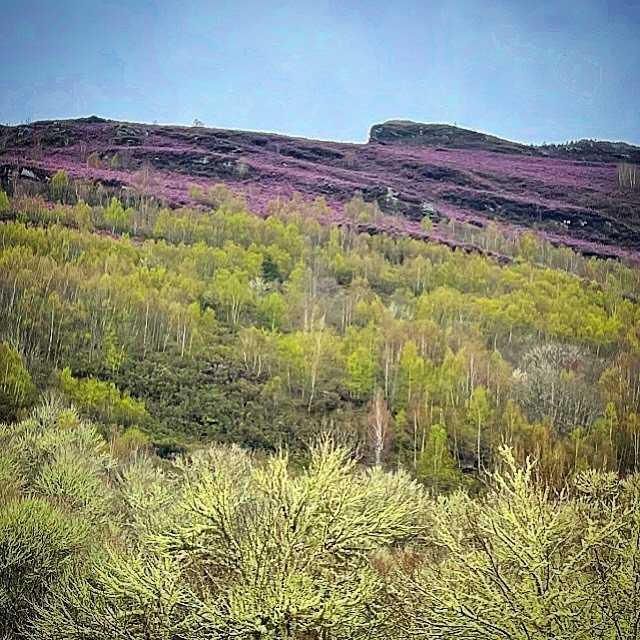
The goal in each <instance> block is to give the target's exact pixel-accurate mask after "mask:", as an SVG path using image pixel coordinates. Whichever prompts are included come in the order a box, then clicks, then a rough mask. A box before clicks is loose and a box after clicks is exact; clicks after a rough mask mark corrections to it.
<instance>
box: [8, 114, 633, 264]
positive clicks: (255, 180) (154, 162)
mask: <svg viewBox="0 0 640 640" xmlns="http://www.w3.org/2000/svg"><path fill="white" fill-rule="evenodd" d="M639 161H640V148H638V147H633V146H631V145H627V144H625V143H615V142H595V141H589V140H582V141H579V142H573V143H567V144H565V145H545V146H538V147H535V146H530V145H523V144H520V143H515V142H510V141H507V140H503V139H501V138H497V137H495V136H491V135H488V134H484V133H478V132H475V131H470V130H467V129H462V128H459V127H454V126H450V125H440V124H420V123H413V122H408V121H389V122H386V123H383V124H376V125H374V126H373V127H372V128H371V132H370V137H369V140H368V142H367V143H365V144H348V143H337V142H326V141H315V140H307V139H302V138H293V137H288V136H284V135H279V134H267V133H255V132H245V131H231V130H223V129H215V128H208V127H179V126H158V125H146V124H137V123H126V122H117V121H111V120H105V119H103V118H98V117H95V116H92V117H89V118H83V119H77V120H60V121H43V122H35V123H31V124H28V125H20V126H14V127H0V182H1V183H2V185H3V186H4V187H5V188H8V187H9V183H10V181H11V180H12V179H14V180H15V179H16V176H20V177H21V178H22V179H31V180H35V181H38V180H46V179H47V178H48V176H50V175H51V174H52V173H53V172H55V171H56V170H58V169H60V168H63V169H66V170H67V172H68V173H69V175H70V176H71V177H74V178H86V179H90V180H93V181H97V182H101V183H103V184H104V185H106V186H107V187H110V188H113V189H122V190H125V191H126V190H127V189H130V188H132V185H133V182H134V176H135V174H136V172H137V171H139V169H140V168H141V167H143V166H149V167H152V168H153V169H154V170H155V171H156V172H157V175H158V176H159V180H158V181H156V183H155V186H154V189H155V191H156V192H155V195H156V196H157V197H158V198H161V199H163V200H165V201H166V202H168V203H169V204H171V205H173V206H184V205H189V204H190V203H191V202H192V200H191V197H190V195H189V187H190V186H191V185H199V186H201V187H207V186H209V185H211V184H212V183H215V182H219V181H224V182H226V183H227V184H228V185H229V186H231V187H232V188H233V189H235V190H238V191H241V192H243V193H245V194H246V195H247V197H248V199H249V202H250V204H251V205H252V208H254V209H255V210H257V211H261V210H264V207H265V206H266V203H267V202H269V201H270V200H272V199H273V198H274V197H278V196H291V195H293V194H294V193H296V192H297V193H300V194H301V195H302V196H303V197H306V198H316V197H318V196H322V197H323V198H325V199H326V201H327V202H328V204H329V205H330V206H331V207H332V208H333V209H334V211H335V212H336V213H337V214H338V215H339V214H340V212H341V211H342V207H343V205H344V203H345V202H347V201H348V200H350V199H351V197H352V196H353V195H354V193H356V192H360V193H361V194H362V196H363V198H364V199H365V200H366V201H376V202H377V203H378V205H379V207H380V208H381V210H382V211H383V212H384V213H386V214H389V215H391V216H395V217H396V218H397V219H398V220H399V221H401V222H405V221H409V222H419V221H420V220H421V219H422V218H423V217H424V216H425V215H428V216H429V217H430V218H431V219H432V220H433V222H434V223H435V224H436V225H437V224H438V223H439V222H446V221H464V222H470V223H472V224H474V225H478V226H483V225H485V224H486V223H487V221H488V220H495V221H497V222H498V223H499V224H500V225H501V226H502V228H503V230H505V231H507V232H509V231H515V232H517V230H518V228H521V227H529V228H533V229H536V230H538V231H539V232H541V233H542V234H544V235H546V237H547V238H549V239H550V240H551V241H552V242H554V243H564V244H567V245H569V246H571V247H573V248H574V249H577V250H579V251H582V252H583V253H585V254H595V255H601V256H630V257H636V256H637V255H638V252H640V233H639V232H640V213H639V212H640V191H638V190H630V189H627V188H624V187H623V186H621V185H620V183H619V176H618V170H619V165H620V164H621V163H624V162H628V163H636V162H639Z"/></svg>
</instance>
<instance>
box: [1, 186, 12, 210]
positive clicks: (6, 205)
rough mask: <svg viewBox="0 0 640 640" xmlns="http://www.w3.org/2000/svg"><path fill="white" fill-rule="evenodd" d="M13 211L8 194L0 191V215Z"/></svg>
mask: <svg viewBox="0 0 640 640" xmlns="http://www.w3.org/2000/svg"><path fill="white" fill-rule="evenodd" d="M10 210H11V204H10V202H9V197H8V196H7V194H6V193H5V192H4V191H3V190H2V189H0V213H9V211H10Z"/></svg>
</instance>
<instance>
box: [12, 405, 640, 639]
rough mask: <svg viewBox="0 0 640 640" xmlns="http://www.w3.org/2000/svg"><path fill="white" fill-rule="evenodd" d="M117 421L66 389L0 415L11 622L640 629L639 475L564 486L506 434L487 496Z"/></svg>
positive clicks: (332, 460)
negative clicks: (70, 400)
mask: <svg viewBox="0 0 640 640" xmlns="http://www.w3.org/2000/svg"><path fill="white" fill-rule="evenodd" d="M121 439H122V437H120V440H121ZM120 440H118V442H117V444H116V441H115V440H114V441H113V442H111V443H107V442H104V441H103V440H102V439H101V438H100V437H99V436H98V431H97V430H96V428H95V427H94V426H93V425H92V424H91V423H89V422H86V421H84V420H82V419H81V418H79V417H78V414H77V413H76V412H75V411H74V410H73V409H68V408H65V407H64V406H62V405H61V403H60V401H59V400H56V399H55V398H49V399H48V400H47V401H46V402H45V404H44V405H43V406H40V407H38V408H37V409H35V410H34V411H33V412H32V414H31V415H30V416H29V418H27V419H26V420H24V421H22V422H20V423H15V424H11V425H2V426H0V445H1V448H0V478H1V479H2V500H0V567H2V571H0V614H1V616H0V619H1V620H2V623H1V624H2V627H0V629H1V631H2V632H3V633H4V637H11V638H35V639H39V640H45V639H47V640H53V639H54V638H55V639H56V640H65V639H66V640H71V639H74V640H80V639H82V640H107V639H109V640H118V639H127V640H133V639H136V640H137V639H140V640H143V639H145V640H146V639H149V638H154V639H155V638H163V639H174V638H175V639H180V640H199V639H204V638H220V639H222V638H243V639H247V640H253V639H261V640H266V639H272V640H276V639H285V638H286V639H294V638H295V639H300V640H309V639H318V640H319V639H326V640H328V639H344V640H346V639H347V638H349V639H350V638H363V639H364V638H391V639H398V640H399V639H405V638H416V637H417V638H433V639H436V638H442V639H444V638H471V639H474V638H477V639H480V638H482V639H485V638H491V639H493V638H496V639H498V638H513V639H515V640H520V639H522V640H542V639H544V640H551V639H552V638H554V639H555V638H561V639H566V640H569V638H571V639H572V640H573V639H581V638H585V639H586V638H589V639H596V640H597V639H602V640H609V639H611V640H613V639H616V640H622V639H625V640H626V639H631V638H635V637H637V629H638V627H639V625H640V577H639V575H638V571H637V567H638V564H639V562H640V545H639V540H640V479H639V478H638V477H637V476H630V477H628V478H626V479H620V478H619V477H618V476H617V475H616V474H613V473H603V472H598V471H587V472H582V473H581V474H579V475H577V476H575V477H574V478H573V480H572V481H571V482H570V484H568V485H567V487H566V488H565V489H564V490H563V491H561V492H559V493H558V492H553V491H551V490H550V489H548V488H547V487H546V486H544V485H543V484H542V483H541V481H540V480H539V479H538V478H537V475H536V466H535V464H533V463H531V462H530V463H529V464H528V465H526V466H525V467H524V468H520V467H518V465H517V464H516V463H515V462H514V459H513V457H512V455H511V453H510V451H509V450H506V449H505V450H503V452H502V454H501V464H500V468H499V469H498V470H497V471H496V472H494V473H493V474H487V475H485V478H486V482H487V489H486V491H485V493H484V494H483V495H482V496H481V497H475V498H474V497H471V496H469V495H468V494H466V493H464V492H461V491H459V492H456V493H453V494H451V495H449V496H436V495H433V494H431V493H429V492H428V491H426V490H425V489H424V488H423V487H422V486H420V485H419V484H417V483H416V482H415V481H412V480H411V479H410V478H409V477H408V476H406V475H405V474H404V473H390V472H385V471H383V470H382V469H381V468H379V467H376V468H366V467H363V466H361V465H360V464H359V463H358V462H357V460H356V459H355V458H354V456H353V454H352V453H351V452H350V451H349V450H348V449H346V448H344V447H341V446H338V445H336V444H335V443H333V442H332V441H330V440H326V439H325V440H323V441H320V442H319V443H318V444H316V445H315V446H313V447H312V448H311V450H310V453H309V463H308V465H307V466H306V467H305V468H304V469H297V470H296V467H294V465H292V464H290V463H289V460H288V458H287V455H286V454H284V453H283V454H278V455H272V456H270V457H268V458H265V459H259V458H258V457H256V455H252V454H249V453H247V452H246V451H243V450H242V449H240V448H239V447H236V446H233V447H222V446H215V447H209V448H206V449H202V450H199V451H195V452H193V453H192V454H191V455H189V456H185V457H181V458H177V459H176V460H174V461H172V462H168V461H163V460H159V459H158V458H155V457H153V456H151V455H150V454H149V453H148V452H147V451H146V448H145V447H146V444H145V440H144V439H141V438H135V437H134V438H132V439H131V442H129V441H127V442H128V443H129V445H130V446H125V444H126V443H123V442H122V441H120ZM136 443H137V444H136ZM114 453H117V455H118V456H119V457H118V458H117V459H116V458H114V457H113V454H114Z"/></svg>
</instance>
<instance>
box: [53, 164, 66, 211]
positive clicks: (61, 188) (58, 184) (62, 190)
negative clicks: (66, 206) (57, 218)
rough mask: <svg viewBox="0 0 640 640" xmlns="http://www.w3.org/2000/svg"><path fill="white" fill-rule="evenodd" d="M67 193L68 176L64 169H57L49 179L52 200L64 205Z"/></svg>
mask: <svg viewBox="0 0 640 640" xmlns="http://www.w3.org/2000/svg"><path fill="white" fill-rule="evenodd" d="M68 191H69V175H68V174H67V172H66V171H65V170H64V169H59V170H58V171H56V172H55V174H54V175H53V177H52V178H51V195H52V196H53V199H54V200H59V201H60V202H62V203H64V202H65V200H66V198H67V194H68Z"/></svg>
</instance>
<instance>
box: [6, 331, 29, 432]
mask: <svg viewBox="0 0 640 640" xmlns="http://www.w3.org/2000/svg"><path fill="white" fill-rule="evenodd" d="M35 394H36V388H35V385H34V384H33V380H32V379H31V376H30V375H29V372H28V371H27V369H26V368H25V366H24V364H23V363H22V357H21V356H20V354H19V353H18V352H17V351H15V350H14V349H12V348H11V347H10V346H9V344H8V343H7V342H3V343H2V344H1V345H0V420H10V419H13V418H15V417H16V414H17V412H18V411H19V410H20V409H22V408H23V407H27V406H29V405H30V404H31V403H32V402H33V400H34V399H35Z"/></svg>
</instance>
